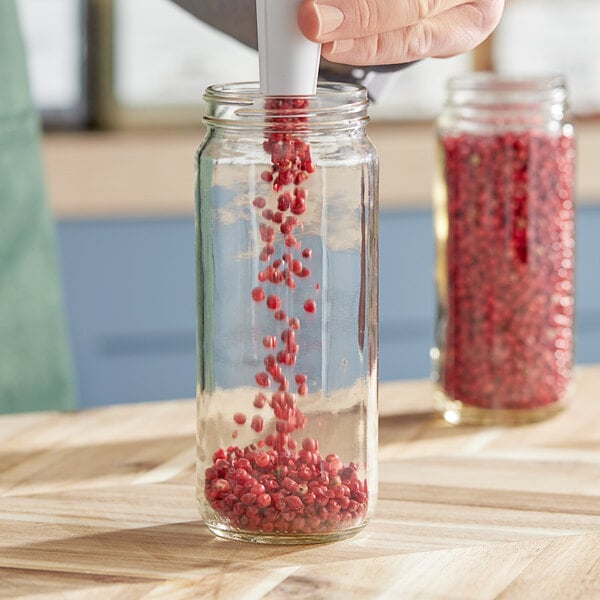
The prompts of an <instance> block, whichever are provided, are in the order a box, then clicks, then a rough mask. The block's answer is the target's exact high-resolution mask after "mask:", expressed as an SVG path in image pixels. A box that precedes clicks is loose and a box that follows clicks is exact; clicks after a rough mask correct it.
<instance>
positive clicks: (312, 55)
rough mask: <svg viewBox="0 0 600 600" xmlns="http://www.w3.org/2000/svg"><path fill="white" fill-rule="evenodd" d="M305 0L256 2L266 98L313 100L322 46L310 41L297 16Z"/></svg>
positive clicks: (260, 58)
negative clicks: (282, 97)
mask: <svg viewBox="0 0 600 600" xmlns="http://www.w3.org/2000/svg"><path fill="white" fill-rule="evenodd" d="M301 3H302V0H256V21H257V29H258V61H259V71H260V91H261V93H262V94H264V95H265V96H312V95H314V94H315V92H316V87H317V75H318V72H319V57H320V54H321V45H320V44H316V43H315V42H311V41H309V40H307V39H306V38H305V37H304V36H303V35H302V33H300V30H299V29H298V23H297V21H296V16H297V14H298V9H299V7H300V4H301Z"/></svg>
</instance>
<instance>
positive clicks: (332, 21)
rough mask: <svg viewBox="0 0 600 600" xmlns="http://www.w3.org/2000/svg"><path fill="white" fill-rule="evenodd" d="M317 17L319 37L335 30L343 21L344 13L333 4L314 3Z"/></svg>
mask: <svg viewBox="0 0 600 600" xmlns="http://www.w3.org/2000/svg"><path fill="white" fill-rule="evenodd" d="M315 11H316V13H317V18H318V19H319V37H320V36H322V35H326V34H328V33H331V32H332V31H335V30H336V29H337V28H338V27H339V26H340V25H341V24H342V23H343V22H344V13H343V12H342V11H341V10H340V9H339V8H336V7H335V6H330V5H329V4H317V3H315Z"/></svg>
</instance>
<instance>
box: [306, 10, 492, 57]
mask: <svg viewBox="0 0 600 600" xmlns="http://www.w3.org/2000/svg"><path fill="white" fill-rule="evenodd" d="M503 7H504V0H471V1H469V0H304V2H303V4H302V5H301V7H300V10H299V12H298V26H299V27H300V30H301V31H302V33H303V34H304V35H305V36H306V37H307V38H308V39H310V40H312V41H314V42H319V43H322V44H323V48H322V55H323V56H324V57H325V58H326V59H328V60H330V61H333V62H339V63H344V64H349V65H360V66H367V65H384V64H399V63H404V62H410V61H414V60H418V59H421V58H425V57H447V56H454V55H456V54H460V53H461V52H466V51H467V50H471V49H472V48H474V47H475V46H477V44H479V43H480V42H482V41H483V40H484V39H485V38H486V37H487V36H488V35H489V34H490V33H491V32H492V31H493V30H494V28H495V27H496V25H497V24H498V21H499V20H500V17H501V15H502V9H503Z"/></svg>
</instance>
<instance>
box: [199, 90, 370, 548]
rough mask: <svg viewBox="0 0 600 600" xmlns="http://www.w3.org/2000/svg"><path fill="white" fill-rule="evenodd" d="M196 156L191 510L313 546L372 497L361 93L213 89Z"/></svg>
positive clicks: (236, 535)
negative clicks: (301, 93)
mask: <svg viewBox="0 0 600 600" xmlns="http://www.w3.org/2000/svg"><path fill="white" fill-rule="evenodd" d="M204 99H205V102H206V115H205V118H204V123H205V124H206V126H207V128H208V133H207V135H206V138H205V139H204V142H203V143H202V145H201V147H200V150H199V151H198V155H197V198H196V236H197V237H196V240H197V257H196V265H197V282H198V436H197V440H198V441H197V451H198V462H197V467H198V468H197V499H198V504H199V509H200V513H201V515H202V518H203V520H204V522H205V524H206V525H207V526H208V527H209V529H210V530H211V531H212V532H213V533H215V534H216V535H218V536H221V537H225V538H230V539H237V540H246V541H253V542H264V543H278V544H294V543H311V542H325V541H331V540H337V539H341V538H345V537H348V536H350V535H352V534H354V533H356V532H358V531H359V530H360V529H361V528H362V527H363V526H364V525H365V524H366V522H367V521H368V519H369V517H370V516H371V514H372V513H373V510H374V505H375V500H376V495H377V463H376V460H377V458H376V455H377V236H378V230H377V222H378V221H377V189H378V187H377V177H378V170H377V156H376V153H375V150H374V147H373V145H372V144H371V142H370V140H369V138H368V137H367V135H366V131H365V127H366V123H367V120H368V117H367V105H368V100H367V96H366V91H365V89H364V88H361V87H359V86H353V85H345V84H344V85H342V84H323V85H319V86H318V88H317V93H316V95H314V96H310V97H281V98H274V97H266V96H263V95H261V94H260V93H259V88H258V85H257V84H226V85H218V86H212V87H209V88H208V89H207V91H206V93H205V96H204Z"/></svg>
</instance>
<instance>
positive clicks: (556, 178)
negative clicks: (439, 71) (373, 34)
mask: <svg viewBox="0 0 600 600" xmlns="http://www.w3.org/2000/svg"><path fill="white" fill-rule="evenodd" d="M566 103H567V94H566V90H565V86H564V83H563V80H562V78H561V77H560V76H552V77H533V78H520V77H506V76H501V75H494V74H489V73H477V74H471V75H467V76H462V77H458V78H455V79H452V80H450V82H449V85H448V100H447V104H446V107H445V110H444V111H443V113H442V115H441V116H440V118H439V120H438V148H439V169H438V178H437V182H436V186H435V193H434V213H435V216H434V224H435V234H436V241H437V264H436V282H437V297H438V316H437V328H436V337H437V340H436V341H437V345H436V347H435V348H434V349H433V352H432V354H433V358H434V378H435V380H436V384H437V387H436V402H437V405H438V408H439V410H440V411H441V412H442V413H443V415H444V417H445V418H446V420H447V421H449V422H451V423H472V424H484V423H520V422H527V421H534V420H538V419H542V418H545V417H547V416H549V415H551V414H553V413H555V412H557V411H558V410H559V409H560V408H562V407H563V405H564V403H565V400H566V399H567V397H568V394H569V389H570V386H571V374H572V365H573V317H574V281H573V273H574V247H575V237H574V205H573V180H574V162H575V148H574V132H573V127H572V125H571V124H570V123H569V122H568V121H567V118H566V109H567V104H566Z"/></svg>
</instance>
